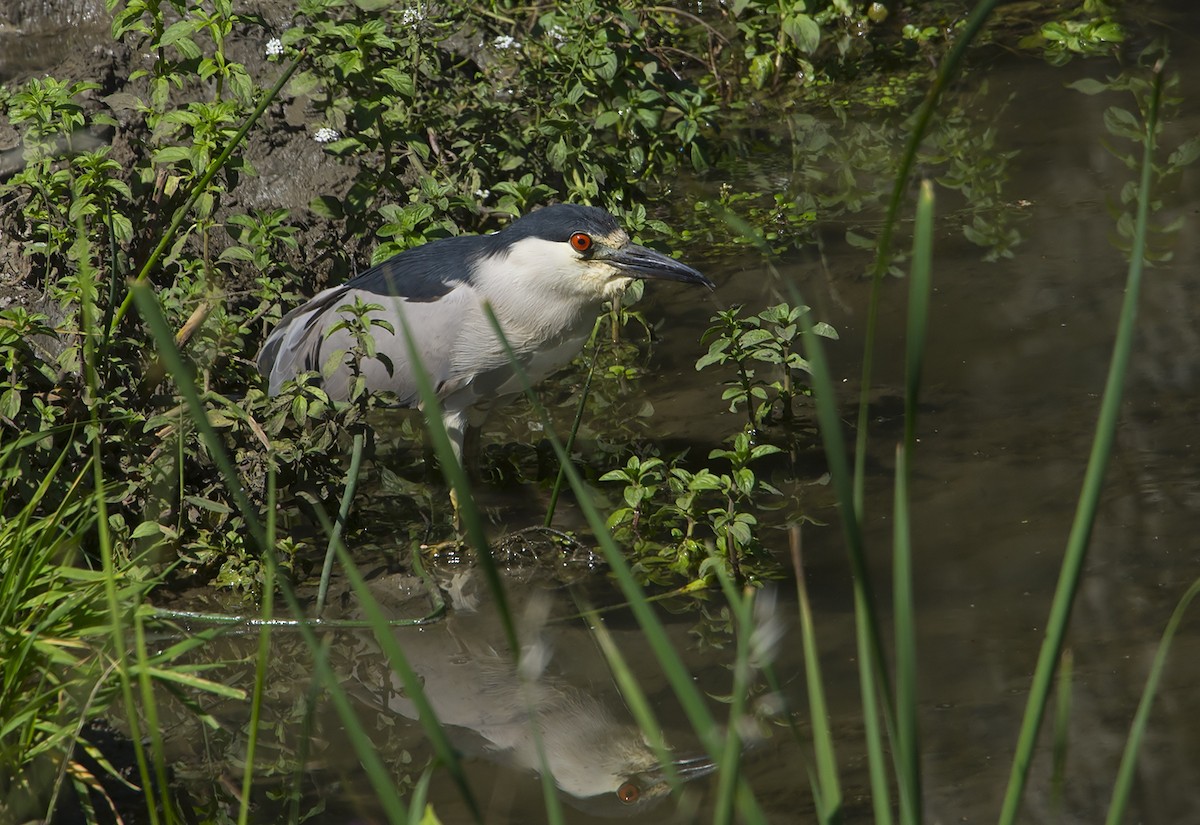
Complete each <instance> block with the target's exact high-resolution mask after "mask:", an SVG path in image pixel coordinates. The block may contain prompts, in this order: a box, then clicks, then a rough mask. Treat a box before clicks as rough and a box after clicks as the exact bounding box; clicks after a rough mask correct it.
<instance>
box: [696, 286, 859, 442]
mask: <svg viewBox="0 0 1200 825" xmlns="http://www.w3.org/2000/svg"><path fill="white" fill-rule="evenodd" d="M808 311H809V309H808V307H793V306H789V305H788V304H777V305H775V306H772V307H769V308H767V309H765V310H763V311H762V312H760V313H758V314H757V315H749V316H743V315H742V307H740V306H735V307H731V308H730V309H727V310H722V311H721V312H719V313H717V314H716V315H714V316H713V318H712V320H713V321H714V322H715V323H714V324H713V326H711V327H709V328H708V330H707V331H706V332H705V333H704V335H703V336H702V337H701V341H702V342H707V343H708V345H709V346H708V352H707V353H705V354H704V355H702V356H701V357H700V358H699V359H698V360H697V361H696V369H697V370H702V369H705V368H706V367H710V366H714V365H724V364H732V365H733V367H734V370H735V372H736V377H735V378H733V379H731V380H729V381H727V382H726V387H727V388H726V390H725V392H724V393H722V395H721V399H722V400H724V401H728V402H729V411H730V412H737V411H738V408H742V409H743V410H744V411H745V414H746V432H747V433H749V434H751V435H753V434H755V433H757V432H758V431H759V430H760V429H761V428H762V427H763V426H765V425H768V424H770V423H773V422H778V423H782V424H784V425H787V424H790V423H791V422H792V421H793V418H794V408H793V407H794V403H793V402H794V401H795V399H796V398H797V397H799V396H802V395H806V394H808V392H809V389H808V386H807V383H805V381H804V380H803V376H804V375H805V374H806V373H808V372H809V371H810V367H809V364H808V361H807V360H806V359H805V358H804V357H803V356H802V355H801V354H800V351H799V349H798V344H799V338H800V333H801V327H800V320H801V316H803V315H804V314H806V313H807V312H808ZM809 323H810V324H811V334H813V335H820V336H823V337H825V338H830V339H834V340H836V339H837V331H836V330H834V329H833V327H831V326H830V325H829V324H826V323H824V322H815V323H814V322H811V321H810V322H809ZM755 364H760V365H773V366H775V367H777V369H776V370H773V372H774V373H775V376H774V377H772V378H771V379H770V380H767V378H764V377H763V376H762V375H760V371H761V370H762V369H769V368H767V367H756V366H755Z"/></svg>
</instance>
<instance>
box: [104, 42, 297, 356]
mask: <svg viewBox="0 0 1200 825" xmlns="http://www.w3.org/2000/svg"><path fill="white" fill-rule="evenodd" d="M303 60H304V52H303V51H301V53H300V54H299V55H297V57H296V59H295V60H293V61H292V62H291V64H290V65H288V67H287V68H286V69H284V72H283V74H282V75H280V76H279V79H278V80H277V81H275V85H274V86H272V87H271V88H270V89H269V90H268V91H267V93H266V94H264V95H263V96H262V99H261V100H259V102H258V105H257V106H255V107H254V111H253V112H251V113H250V114H249V115H248V116H247V117H246V120H245V121H244V122H243V123H242V125H241V126H240V127H239V128H238V130H237V132H235V133H234V135H233V137H231V138H230V139H229V143H227V144H226V145H225V148H224V149H222V150H221V152H220V154H218V155H217V156H216V157H215V158H213V159H212V162H211V163H210V164H209V165H208V168H207V169H205V170H204V174H203V175H202V176H201V177H200V179H199V180H198V181H196V185H195V186H193V187H192V191H191V192H190V193H189V194H188V199H187V201H185V202H184V204H183V206H181V207H179V209H177V210H175V214H174V215H173V216H172V217H171V223H170V224H169V225H168V226H167V229H166V231H165V232H163V235H162V237H161V238H159V239H158V245H157V246H155V247H154V250H153V251H152V252H151V253H150V257H148V258H147V259H146V262H145V263H144V264H142V268H141V271H140V272H138V274H137V278H135V279H134V282H135V283H143V282H145V280H146V278H147V277H148V276H149V275H150V272H151V270H153V269H154V267H155V265H156V264H157V263H158V261H159V259H160V258H161V257H162V256H163V253H165V252H166V251H167V249H168V248H169V247H170V246H171V242H172V241H173V240H174V239H175V233H176V232H178V231H179V227H180V226H181V225H182V224H183V220H184V218H186V217H187V216H188V213H190V212H191V211H192V207H193V206H195V205H196V201H198V200H199V199H200V196H201V195H203V194H204V192H205V191H207V189H208V185H209V184H210V183H211V182H212V179H213V178H214V177H216V175H217V172H220V171H221V169H222V168H223V167H224V166H225V164H226V163H227V162H228V161H229V157H230V156H231V155H232V154H233V151H234V149H236V148H237V147H238V146H240V145H241V143H242V141H243V140H244V139H245V137H246V135H247V134H248V133H249V132H250V129H251V128H253V126H254V124H255V123H257V122H258V119H259V118H260V117H262V115H263V112H265V111H266V110H267V107H268V106H270V105H271V101H273V100H274V99H275V98H276V97H278V96H279V92H280V90H282V89H283V87H284V84H286V83H287V82H288V80H289V79H290V78H291V76H292V75H293V74H295V72H296V69H298V68H300V63H301V61H303ZM133 300H134V298H133V295H132V293H129V294H126V296H125V300H123V301H122V302H121V307H120V309H118V310H117V312H116V314H115V315H114V316H113V319H112V326H111V327H110V329H109V334H110V335H111V334H115V333H116V331H117V328H118V327H120V326H121V321H122V320H123V319H124V318H125V314H126V313H127V312H129V305H130V303H131V302H132V301H133Z"/></svg>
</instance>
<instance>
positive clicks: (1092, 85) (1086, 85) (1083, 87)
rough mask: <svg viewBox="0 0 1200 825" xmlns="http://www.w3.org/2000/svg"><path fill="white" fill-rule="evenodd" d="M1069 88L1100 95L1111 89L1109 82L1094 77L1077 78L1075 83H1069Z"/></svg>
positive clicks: (1087, 93) (1086, 93)
mask: <svg viewBox="0 0 1200 825" xmlns="http://www.w3.org/2000/svg"><path fill="white" fill-rule="evenodd" d="M1067 88H1068V89H1074V90H1075V91H1077V92H1082V93H1083V94H1085V95H1098V94H1100V93H1101V92H1107V91H1109V85H1108V84H1107V83H1101V82H1100V81H1099V80H1096V79H1095V78H1093V77H1085V78H1082V79H1080V80H1076V81H1075V82H1074V83H1068V84H1067Z"/></svg>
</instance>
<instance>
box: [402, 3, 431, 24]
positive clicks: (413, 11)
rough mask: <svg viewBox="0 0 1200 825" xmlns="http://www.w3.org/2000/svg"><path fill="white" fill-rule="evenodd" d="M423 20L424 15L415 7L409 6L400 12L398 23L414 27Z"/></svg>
mask: <svg viewBox="0 0 1200 825" xmlns="http://www.w3.org/2000/svg"><path fill="white" fill-rule="evenodd" d="M424 20H425V15H424V14H422V13H421V10H420V9H419V8H417V7H416V6H409V7H408V8H406V9H405V10H404V11H402V12H400V22H401V23H402V24H403V25H405V26H415V25H416V24H417V23H421V22H423V21H424Z"/></svg>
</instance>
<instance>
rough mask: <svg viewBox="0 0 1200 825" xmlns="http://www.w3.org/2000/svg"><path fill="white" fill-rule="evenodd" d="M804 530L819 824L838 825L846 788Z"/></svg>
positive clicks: (800, 586) (799, 582) (797, 564)
mask: <svg viewBox="0 0 1200 825" xmlns="http://www.w3.org/2000/svg"><path fill="white" fill-rule="evenodd" d="M801 547H802V545H801V541H800V527H799V526H793V527H792V529H791V550H792V567H793V568H794V569H795V573H796V594H797V595H798V596H799V605H800V640H801V644H802V646H803V651H804V684H805V685H806V686H807V688H808V709H809V714H808V715H809V723H810V724H811V725H812V736H813V754H814V758H815V761H816V766H817V773H816V777H815V780H816V781H815V783H814V785H813V800H814V802H815V803H816V809H817V822H819V823H821V825H835V823H838V822H840V821H841V818H842V786H841V782H840V780H839V779H838V768H837V755H836V753H835V752H834V747H833V730H832V728H831V727H830V725H829V708H828V705H826V703H825V687H824V683H823V680H822V678H821V660H820V658H819V657H818V655H817V635H816V632H815V630H814V627H813V618H812V605H811V604H810V603H809V600H808V585H807V584H806V583H805V579H804V558H803V555H802V552H801Z"/></svg>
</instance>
